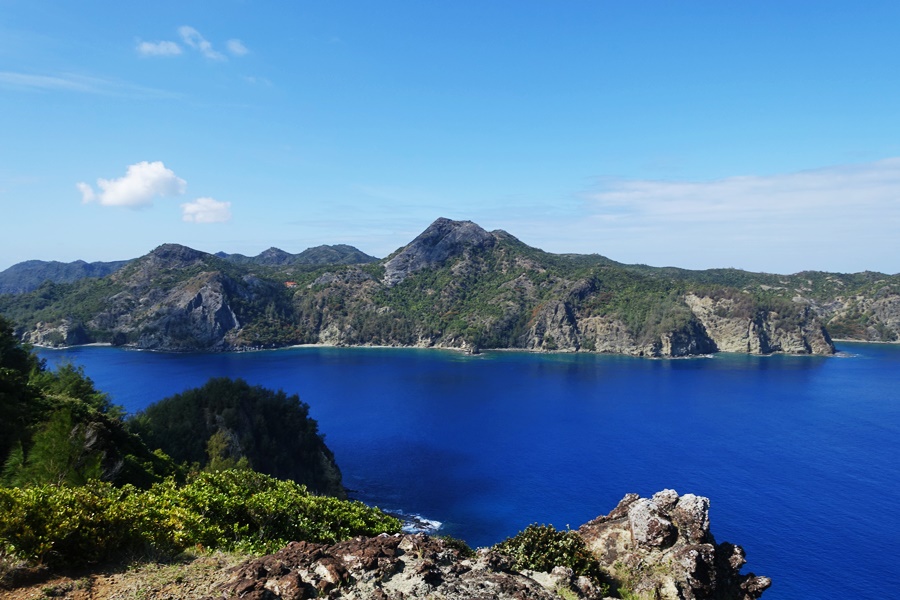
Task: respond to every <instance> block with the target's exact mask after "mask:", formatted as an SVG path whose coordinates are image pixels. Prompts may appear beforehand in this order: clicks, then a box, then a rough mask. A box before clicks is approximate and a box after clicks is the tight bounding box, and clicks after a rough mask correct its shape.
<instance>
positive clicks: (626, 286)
mask: <svg viewBox="0 0 900 600" xmlns="http://www.w3.org/2000/svg"><path fill="white" fill-rule="evenodd" d="M326 248H332V249H333V248H338V247H326ZM311 250H315V249H311ZM284 254H286V253H284ZM264 255H265V257H267V258H265V257H264ZM260 257H264V258H260ZM260 257H257V258H256V259H253V260H250V259H247V260H238V259H234V258H233V257H232V256H227V255H226V256H224V257H222V256H216V255H211V254H206V253H203V252H199V251H196V250H192V249H190V248H186V247H183V246H177V245H174V244H167V245H163V246H160V247H159V248H157V249H155V250H153V251H152V252H151V253H149V254H148V255H146V256H144V257H142V258H140V259H137V260H135V261H132V262H131V263H129V264H128V265H127V266H126V267H124V268H122V269H121V270H119V271H118V272H116V273H114V274H112V275H110V276H108V277H105V278H102V279H99V280H92V279H86V280H81V281H78V282H75V283H71V284H51V283H46V284H44V285H42V286H41V287H40V288H38V289H37V290H34V291H33V292H31V293H29V294H24V295H19V296H0V312H2V313H3V314H5V315H7V316H8V317H9V318H11V319H13V320H14V321H15V322H16V324H17V331H18V332H19V334H20V335H21V336H22V337H23V339H25V340H27V341H30V342H32V343H35V344H44V345H63V344H80V343H87V342H109V343H112V344H116V345H129V346H135V347H140V348H152V349H160V350H234V349H250V348H260V347H277V346H284V345H289V344H301V343H309V344H322V343H324V344H342V345H395V346H421V347H432V346H433V347H445V348H460V349H466V350H469V351H477V350H478V349H486V348H522V349H529V350H546V351H597V352H615V353H625V354H633V355H640V356H686V355H696V354H705V353H709V352H715V351H729V352H750V353H758V354H767V353H772V352H789V353H799V354H809V353H813V354H830V353H832V352H834V346H833V344H832V342H831V336H834V337H839V338H849V339H859V340H881V341H892V340H897V339H900V277H898V276H897V275H893V276H891V275H884V274H880V273H869V272H866V273H857V274H852V275H845V274H834V273H819V272H804V273H797V274H794V275H774V274H765V273H750V272H746V271H738V270H734V269H713V270H706V271H690V270H684V269H676V268H654V267H648V266H645V265H624V264H620V263H617V262H615V261H612V260H610V259H608V258H605V257H603V256H600V255H575V254H564V255H561V254H551V253H547V252H544V251H542V250H539V249H537V248H533V247H530V246H528V245H526V244H524V243H523V242H521V241H519V240H518V239H516V238H515V237H513V236H512V235H510V234H508V233H506V232H504V231H501V230H497V231H493V232H488V231H485V230H484V229H482V228H481V227H479V226H478V225H476V224H475V223H472V222H469V221H451V220H448V219H438V220H437V221H435V222H434V223H433V224H432V225H431V226H429V227H428V228H427V229H426V230H425V231H424V232H423V233H422V234H420V235H419V236H418V237H416V239H414V240H413V241H412V242H410V243H409V244H407V245H406V246H404V247H403V248H400V249H398V250H397V251H396V252H394V253H393V254H392V255H391V256H389V257H387V258H386V259H384V260H381V261H377V262H369V263H364V264H346V265H341V264H329V265H326V266H316V265H310V264H299V263H297V262H290V261H286V260H283V259H284V258H285V257H284V255H283V254H282V253H280V251H277V250H272V251H267V252H264V253H263V254H261V255H260ZM244 258H246V257H244Z"/></svg>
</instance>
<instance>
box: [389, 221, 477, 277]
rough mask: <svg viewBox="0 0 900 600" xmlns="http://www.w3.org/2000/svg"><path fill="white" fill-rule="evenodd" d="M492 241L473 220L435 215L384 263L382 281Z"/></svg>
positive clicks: (434, 264)
mask: <svg viewBox="0 0 900 600" xmlns="http://www.w3.org/2000/svg"><path fill="white" fill-rule="evenodd" d="M493 243H494V236H493V235H491V234H490V233H488V232H487V231H485V230H484V229H482V228H481V227H479V226H478V225H476V224H475V223H473V222H472V221H451V220H450V219H444V218H441V219H438V220H436V221H435V222H434V223H432V224H431V225H430V226H429V227H428V229H426V230H425V231H423V232H422V233H421V234H419V236H418V237H416V239H414V240H413V241H412V242H410V243H409V244H407V245H406V246H405V247H404V248H403V249H402V250H400V251H399V252H397V253H396V254H395V255H394V256H393V257H391V258H390V259H389V260H388V261H387V262H385V263H384V282H385V284H386V285H388V286H392V285H396V284H398V283H400V282H402V281H403V280H404V279H406V278H407V277H408V276H409V275H411V274H412V273H415V272H416V271H421V270H422V269H426V268H433V267H436V266H440V265H442V264H443V263H444V261H446V260H447V259H448V258H450V257H452V256H456V255H458V254H460V253H461V252H463V251H464V250H466V249H469V248H483V247H487V246H491V245H493Z"/></svg>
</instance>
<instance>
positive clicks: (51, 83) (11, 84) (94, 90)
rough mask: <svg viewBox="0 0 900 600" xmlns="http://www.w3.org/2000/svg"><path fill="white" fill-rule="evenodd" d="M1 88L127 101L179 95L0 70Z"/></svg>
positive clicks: (63, 76) (121, 84) (120, 84)
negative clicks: (118, 98) (94, 95)
mask: <svg viewBox="0 0 900 600" xmlns="http://www.w3.org/2000/svg"><path fill="white" fill-rule="evenodd" d="M0 88H5V89H10V90H15V91H32V92H36V91H37V92H40V91H63V92H79V93H84V94H99V95H104V96H120V97H126V98H135V97H140V98H177V97H179V95H178V94H175V93H173V92H168V91H165V90H158V89H154V88H148V87H143V86H139V85H134V84H132V83H128V82H124V81H116V80H113V79H103V78H101V77H88V76H86V75H77V74H74V73H63V74H60V75H36V74H34V73H15V72H12V71H0Z"/></svg>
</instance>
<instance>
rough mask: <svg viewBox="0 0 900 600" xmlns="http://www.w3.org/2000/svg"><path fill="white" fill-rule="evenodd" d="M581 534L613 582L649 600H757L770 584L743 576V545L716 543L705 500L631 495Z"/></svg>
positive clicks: (671, 492) (689, 496) (666, 492)
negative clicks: (710, 526) (711, 531)
mask: <svg viewBox="0 0 900 600" xmlns="http://www.w3.org/2000/svg"><path fill="white" fill-rule="evenodd" d="M578 533H579V534H580V535H581V536H582V538H584V540H585V543H586V544H587V546H588V548H589V549H590V550H591V552H592V553H593V554H594V556H595V557H597V559H598V560H599V561H600V563H601V565H602V567H603V569H604V570H605V571H606V572H607V573H608V574H609V575H610V576H611V577H612V578H613V579H615V580H617V581H618V582H620V583H621V584H623V585H625V586H626V587H627V588H628V589H630V590H631V591H632V592H634V593H636V594H644V595H645V596H646V597H649V598H660V599H663V600H755V599H756V598H759V596H760V595H761V594H762V592H763V591H765V589H767V588H768V587H769V585H771V580H769V579H768V578H767V577H757V576H755V575H753V574H752V573H751V574H748V575H742V574H741V573H740V569H741V567H742V566H743V564H744V554H743V550H742V549H741V548H740V547H738V546H734V545H732V544H729V543H727V542H726V543H722V544H717V543H716V541H715V539H714V538H713V536H712V534H711V533H710V530H709V499H707V498H704V497H702V496H695V495H693V494H685V495H684V496H679V495H678V494H677V493H676V492H675V491H674V490H663V491H662V492H658V493H657V494H655V495H654V496H653V497H652V498H640V497H639V496H637V495H636V494H629V495H627V496H625V498H623V499H622V501H621V502H620V503H619V505H618V506H617V507H616V508H615V509H614V510H613V511H612V512H610V513H609V514H608V515H606V516H603V517H598V518H596V519H594V520H593V521H591V522H589V523H587V524H585V525H582V526H581V528H580V529H579V530H578Z"/></svg>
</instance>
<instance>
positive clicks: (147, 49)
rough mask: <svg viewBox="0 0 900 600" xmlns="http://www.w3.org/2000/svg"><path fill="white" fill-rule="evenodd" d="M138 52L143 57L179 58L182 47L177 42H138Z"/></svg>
mask: <svg viewBox="0 0 900 600" xmlns="http://www.w3.org/2000/svg"><path fill="white" fill-rule="evenodd" d="M137 52H138V54H140V55H141V56H178V55H179V54H181V46H179V45H178V44H177V43H175V42H168V41H161V42H138V45H137Z"/></svg>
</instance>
